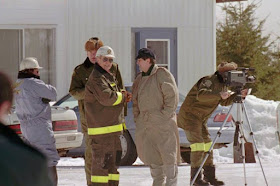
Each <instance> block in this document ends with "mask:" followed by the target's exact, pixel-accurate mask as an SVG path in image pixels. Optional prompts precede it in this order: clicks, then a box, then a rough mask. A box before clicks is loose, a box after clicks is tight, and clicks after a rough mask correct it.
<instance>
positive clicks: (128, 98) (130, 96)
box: [126, 91, 132, 102]
mask: <svg viewBox="0 0 280 186" xmlns="http://www.w3.org/2000/svg"><path fill="white" fill-rule="evenodd" d="M126 92H127V91H126ZM131 100H132V94H131V92H127V96H126V102H130V101H131Z"/></svg>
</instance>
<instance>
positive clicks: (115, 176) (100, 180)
mask: <svg viewBox="0 0 280 186" xmlns="http://www.w3.org/2000/svg"><path fill="white" fill-rule="evenodd" d="M119 180H120V175H119V174H109V175H108V176H95V175H93V176H91V182H92V183H108V182H109V181H119Z"/></svg>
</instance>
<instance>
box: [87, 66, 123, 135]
mask: <svg viewBox="0 0 280 186" xmlns="http://www.w3.org/2000/svg"><path fill="white" fill-rule="evenodd" d="M118 84H119V83H118V81H117V79H116V77H115V76H114V75H113V74H111V73H108V72H107V71H105V70H104V69H103V68H102V67H100V66H99V65H98V64H97V63H96V64H95V65H94V68H93V70H92V73H91V75H90V76H89V80H88V82H87V84H86V88H85V110H86V120H87V124H88V135H89V136H90V137H91V138H93V137H94V136H98V135H106V134H111V133H120V134H121V133H122V131H123V125H124V102H125V96H124V93H123V92H122V89H121V87H119V86H118Z"/></svg>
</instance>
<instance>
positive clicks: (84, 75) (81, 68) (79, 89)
mask: <svg viewBox="0 0 280 186" xmlns="http://www.w3.org/2000/svg"><path fill="white" fill-rule="evenodd" d="M93 66H94V64H93V63H91V62H90V60H89V59H88V58H86V60H85V61H84V63H82V64H80V65H78V66H77V67H76V68H75V69H74V72H73V75H72V80H71V85H70V88H69V93H70V94H71V95H72V96H73V97H74V98H75V99H76V100H78V105H79V112H80V121H81V125H82V132H83V133H85V132H87V125H86V119H85V106H84V97H85V86H86V83H87V81H88V78H89V76H90V74H91V72H92V69H93ZM110 71H111V73H112V74H114V75H115V76H116V78H117V80H118V86H119V87H121V88H122V89H124V85H123V81H122V77H121V74H120V71H119V67H118V64H117V63H113V66H112V68H111V69H110Z"/></svg>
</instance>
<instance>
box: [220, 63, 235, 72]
mask: <svg viewBox="0 0 280 186" xmlns="http://www.w3.org/2000/svg"><path fill="white" fill-rule="evenodd" d="M237 67H238V65H237V64H236V63H234V62H230V63H228V62H222V63H220V64H219V65H218V71H219V72H221V73H223V72H227V71H231V70H236V69H237Z"/></svg>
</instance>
